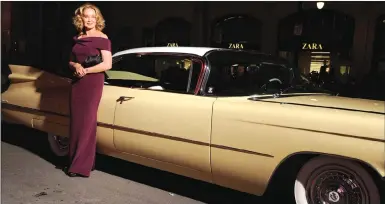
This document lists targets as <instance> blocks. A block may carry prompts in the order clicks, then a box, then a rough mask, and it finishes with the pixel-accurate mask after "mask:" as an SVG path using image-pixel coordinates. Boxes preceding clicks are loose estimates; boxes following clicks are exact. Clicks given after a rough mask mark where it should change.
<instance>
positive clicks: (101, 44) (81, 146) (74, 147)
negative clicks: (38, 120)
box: [65, 3, 112, 177]
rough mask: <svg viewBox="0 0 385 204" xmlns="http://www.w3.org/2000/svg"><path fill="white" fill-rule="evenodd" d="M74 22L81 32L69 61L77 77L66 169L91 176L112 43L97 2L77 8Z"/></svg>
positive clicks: (110, 61) (73, 95)
mask: <svg viewBox="0 0 385 204" xmlns="http://www.w3.org/2000/svg"><path fill="white" fill-rule="evenodd" d="M73 24H74V25H75V27H76V29H77V30H78V32H79V35H78V36H75V37H74V46H73V47H72V54H71V60H70V62H69V66H70V68H71V69H72V70H73V72H74V76H75V77H76V78H75V79H74V80H73V82H72V89H71V98H70V111H71V113H70V114H71V123H70V145H69V156H70V165H69V167H68V168H66V169H65V171H66V173H67V175H68V176H71V177H76V176H78V177H89V176H90V172H91V170H93V168H94V166H95V153H96V123H97V119H96V118H97V110H98V107H99V102H100V99H101V96H102V91H103V85H104V71H106V70H108V69H110V68H111V66H112V56H111V42H110V40H109V39H108V38H107V36H106V35H105V34H104V33H102V30H103V28H104V27H105V24H104V19H103V16H102V14H101V12H100V10H99V9H98V8H97V7H96V6H95V5H92V4H89V3H86V4H84V5H82V6H80V7H79V8H78V9H76V11H75V16H74V18H73ZM97 56H101V57H100V58H98V57H97ZM97 59H99V60H97Z"/></svg>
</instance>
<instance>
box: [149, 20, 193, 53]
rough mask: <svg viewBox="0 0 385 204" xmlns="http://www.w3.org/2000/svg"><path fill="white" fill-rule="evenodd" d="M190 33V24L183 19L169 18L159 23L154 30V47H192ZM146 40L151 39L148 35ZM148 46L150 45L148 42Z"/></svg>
mask: <svg viewBox="0 0 385 204" xmlns="http://www.w3.org/2000/svg"><path fill="white" fill-rule="evenodd" d="M190 33H191V24H190V22H188V21H186V20H184V19H183V18H174V17H172V18H167V19H165V20H163V21H161V22H159V23H158V24H157V25H156V27H155V29H154V46H168V47H180V46H190V44H191V42H190V41H191V39H190V36H191V34H190ZM146 38H150V35H149V34H148V33H146ZM146 45H149V43H148V41H147V43H146Z"/></svg>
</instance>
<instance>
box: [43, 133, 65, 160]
mask: <svg viewBox="0 0 385 204" xmlns="http://www.w3.org/2000/svg"><path fill="white" fill-rule="evenodd" d="M48 142H49V146H50V148H51V150H52V152H53V153H54V154H55V155H56V156H66V155H68V151H69V139H68V137H62V136H58V135H54V134H50V133H48Z"/></svg>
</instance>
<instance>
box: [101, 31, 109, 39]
mask: <svg viewBox="0 0 385 204" xmlns="http://www.w3.org/2000/svg"><path fill="white" fill-rule="evenodd" d="M100 37H102V38H106V39H108V36H107V35H106V34H105V33H103V32H100Z"/></svg>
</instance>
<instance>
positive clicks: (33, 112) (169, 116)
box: [2, 47, 385, 204]
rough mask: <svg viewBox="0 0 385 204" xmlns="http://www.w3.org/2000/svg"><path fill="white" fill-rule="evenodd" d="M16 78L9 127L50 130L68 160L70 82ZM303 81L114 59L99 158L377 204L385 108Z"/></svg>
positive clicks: (245, 63)
mask: <svg viewBox="0 0 385 204" xmlns="http://www.w3.org/2000/svg"><path fill="white" fill-rule="evenodd" d="M10 68H11V71H12V74H11V75H9V79H10V82H11V84H10V86H9V88H8V90H7V91H5V92H4V93H3V94H2V119H3V120H4V121H6V122H8V123H16V124H21V125H25V126H28V127H31V128H35V129H38V130H41V131H44V132H47V134H48V138H49V140H50V141H51V148H52V149H53V150H54V151H55V152H56V153H57V154H58V155H64V154H66V153H67V149H66V140H65V139H64V138H66V137H68V132H69V131H68V130H69V127H68V124H69V118H68V115H69V107H68V106H69V104H68V96H69V90H70V84H71V82H70V80H69V79H68V78H65V77H61V76H58V75H54V74H51V73H48V72H44V71H42V70H39V69H36V68H33V67H29V66H19V65H10ZM299 76H300V75H299V74H297V72H296V69H293V68H292V67H290V66H288V65H287V64H286V63H285V62H284V61H281V60H278V59H275V58H273V57H271V56H268V55H264V54H259V53H254V52H250V51H239V50H229V49H219V48H193V47H154V48H150V47H149V48H137V49H130V50H125V51H121V52H118V53H115V54H114V55H113V67H112V69H111V70H109V71H107V72H106V80H105V86H104V92H103V97H102V100H101V103H100V108H99V112H98V129H97V137H98V142H97V145H98V152H99V153H101V154H105V155H109V156H112V157H117V158H120V159H124V160H127V161H130V162H134V163H138V164H142V165H146V166H149V167H153V168H157V169H161V170H164V171H169V172H173V173H175V174H179V175H183V176H187V177H191V178H195V179H199V180H203V181H206V182H210V183H213V184H216V185H220V186H224V187H228V188H232V189H235V190H239V191H243V192H247V193H251V194H255V195H263V194H264V193H265V192H266V191H267V189H270V187H271V185H273V183H275V184H278V185H281V186H282V187H283V186H288V187H289V188H291V190H289V192H292V193H291V194H292V197H293V198H294V199H295V201H296V203H298V204H316V203H317V204H318V203H346V204H347V203H349V204H379V203H380V196H381V193H379V192H380V190H379V189H380V187H379V186H380V185H382V181H381V180H382V179H383V178H384V177H385V169H384V166H385V154H384V149H385V139H384V130H385V128H384V125H385V124H384V101H374V100H364V99H353V98H344V97H338V96H335V95H332V94H330V93H326V92H324V91H322V90H318V89H317V88H315V87H313V86H312V85H310V84H306V83H304V82H303V81H301V80H300V77H299ZM90 88H92V87H90ZM279 175H281V176H279ZM273 178H274V179H273ZM276 178H279V179H278V180H277V182H272V181H273V180H275V179H276ZM283 184H285V185H283ZM276 193H277V195H278V193H279V192H278V191H277V192H276ZM382 195H383V194H382Z"/></svg>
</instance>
